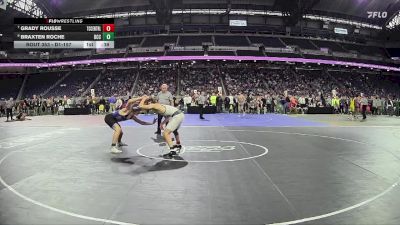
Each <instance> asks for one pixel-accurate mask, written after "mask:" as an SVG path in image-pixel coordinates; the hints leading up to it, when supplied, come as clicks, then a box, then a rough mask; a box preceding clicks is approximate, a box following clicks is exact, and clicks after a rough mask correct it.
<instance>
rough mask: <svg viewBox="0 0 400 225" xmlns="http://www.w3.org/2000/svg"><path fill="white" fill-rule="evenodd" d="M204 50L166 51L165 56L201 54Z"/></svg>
mask: <svg viewBox="0 0 400 225" xmlns="http://www.w3.org/2000/svg"><path fill="white" fill-rule="evenodd" d="M203 55H204V51H168V52H167V56H203Z"/></svg>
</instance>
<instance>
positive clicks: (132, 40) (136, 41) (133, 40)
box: [114, 37, 143, 48]
mask: <svg viewBox="0 0 400 225" xmlns="http://www.w3.org/2000/svg"><path fill="white" fill-rule="evenodd" d="M142 40H143V37H128V38H116V39H115V40H114V44H115V46H114V47H115V48H126V47H127V46H128V45H136V46H138V45H140V43H141V42H142Z"/></svg>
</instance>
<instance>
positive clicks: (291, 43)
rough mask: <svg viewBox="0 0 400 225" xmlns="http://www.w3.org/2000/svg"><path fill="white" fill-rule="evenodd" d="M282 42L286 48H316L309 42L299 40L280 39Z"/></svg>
mask: <svg viewBox="0 0 400 225" xmlns="http://www.w3.org/2000/svg"><path fill="white" fill-rule="evenodd" d="M281 40H282V41H283V42H285V43H286V45H287V46H298V47H299V48H303V49H311V50H317V49H318V48H317V47H315V46H314V45H313V44H312V43H311V42H310V41H309V40H307V39H301V38H281Z"/></svg>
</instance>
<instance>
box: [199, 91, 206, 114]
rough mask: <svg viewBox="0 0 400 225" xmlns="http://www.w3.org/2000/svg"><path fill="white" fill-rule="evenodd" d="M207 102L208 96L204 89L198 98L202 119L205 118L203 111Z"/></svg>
mask: <svg viewBox="0 0 400 225" xmlns="http://www.w3.org/2000/svg"><path fill="white" fill-rule="evenodd" d="M205 103H206V96H205V93H204V91H202V92H201V94H200V95H199V97H198V98H197V104H198V105H199V113H200V119H201V120H204V117H203V113H204V112H203V111H204V104H205Z"/></svg>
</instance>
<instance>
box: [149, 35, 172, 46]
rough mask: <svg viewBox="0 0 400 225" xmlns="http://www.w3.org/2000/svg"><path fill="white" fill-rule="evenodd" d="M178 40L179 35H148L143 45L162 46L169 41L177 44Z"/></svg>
mask: <svg viewBox="0 0 400 225" xmlns="http://www.w3.org/2000/svg"><path fill="white" fill-rule="evenodd" d="M176 41H177V36H151V37H146V39H145V40H144V42H143V44H142V47H160V46H164V44H167V43H173V44H175V43H176Z"/></svg>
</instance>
